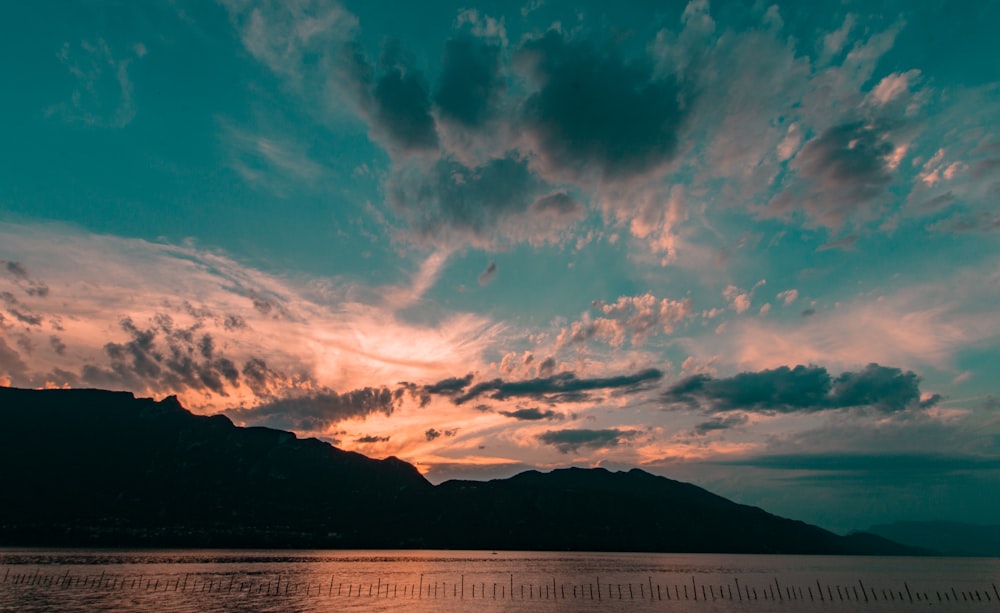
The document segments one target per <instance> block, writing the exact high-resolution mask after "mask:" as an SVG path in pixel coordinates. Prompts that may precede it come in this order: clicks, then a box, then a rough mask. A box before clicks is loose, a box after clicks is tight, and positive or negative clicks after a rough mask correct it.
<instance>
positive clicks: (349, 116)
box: [0, 0, 1000, 530]
mask: <svg viewBox="0 0 1000 613" xmlns="http://www.w3.org/2000/svg"><path fill="white" fill-rule="evenodd" d="M3 12H4V18H3V19H2V20H0V23H2V24H3V25H0V31H2V36H0V47H2V53H0V58H2V59H0V62H2V63H3V74H5V75H7V82H8V87H7V88H5V94H4V95H3V96H0V134H2V135H3V142H4V143H5V144H6V146H4V147H2V148H0V168H3V171H2V172H0V265H2V268H0V383H2V384H6V385H15V386H23V387H44V386H87V387H105V388H113V389H126V390H130V391H133V392H135V393H136V394H139V395H145V396H155V397H162V396H165V395H169V394H176V395H178V396H179V397H180V398H181V400H182V402H184V404H185V405H186V406H188V407H190V408H191V409H192V410H194V411H196V412H202V413H216V412H224V413H226V414H227V415H229V417H230V418H231V419H233V421H234V422H236V423H239V424H247V425H251V424H255V425H268V426H272V427H279V428H284V429H289V430H293V431H295V432H297V433H298V434H299V435H301V436H316V437H319V438H323V439H325V440H328V441H331V442H333V443H334V444H336V445H338V446H340V447H343V448H347V449H355V450H358V451H360V452H362V453H365V454H367V455H371V456H374V457H385V456H389V455H396V456H399V457H401V458H403V459H406V460H408V461H411V462H413V463H415V464H417V466H418V467H419V468H420V469H421V470H422V471H423V472H424V473H425V474H426V475H427V476H428V478H430V479H431V480H433V481H440V480H444V479H448V478H453V477H458V476H460V477H467V478H492V477H496V476H508V475H511V474H513V473H515V472H518V471H520V470H523V469H525V468H528V467H535V468H541V469H548V468H553V467H559V466H566V465H582V466H605V467H608V468H625V467H632V466H640V467H643V468H645V469H647V470H650V471H652V472H656V473H658V474H663V475H667V476H671V477H675V478H678V479H683V480H688V481H692V482H695V483H697V484H699V485H703V486H706V487H709V488H711V489H713V490H714V491H716V492H718V493H720V494H722V495H726V496H729V497H732V498H735V499H736V500H739V501H741V502H746V503H750V504H756V505H760V506H763V507H765V508H766V509H768V510H770V511H773V512H776V513H779V514H784V515H788V516H792V517H796V518H799V519H804V520H807V521H811V522H816V523H820V524H821V525H824V526H827V527H830V528H834V529H837V530H847V529H852V528H863V527H866V526H868V525H870V524H872V523H877V522H883V521H891V520H895V519H950V520H962V521H973V522H982V523H985V522H991V521H995V518H994V517H993V515H992V513H993V512H994V511H995V509H996V508H997V507H998V506H1000V413H998V410H1000V384H998V378H997V373H998V372H1000V334H998V332H997V331H998V330H1000V313H998V312H997V307H996V305H997V304H998V303H1000V266H998V264H1000V243H998V240H997V239H998V232H1000V213H998V199H1000V59H998V58H1000V43H998V41H997V37H996V35H995V32H994V29H995V24H996V23H998V22H1000V3H998V2H992V1H989V2H975V3H960V4H955V3H946V2H932V1H925V2H916V3H914V2H889V1H885V2H853V1H843V2H825V3H810V4H809V5H808V7H806V5H804V4H801V3H777V4H769V3H766V2H764V3H757V4H755V5H753V6H748V3H738V2H712V3H709V2H707V1H698V0H694V1H691V2H689V3H685V2H672V1H669V2H621V3H606V2H590V3H580V2H557V1H554V0H530V1H528V2H526V3H524V4H523V5H519V4H515V3H507V2H495V3H478V4H475V5H471V4H468V3H453V2H428V3H387V2H343V3H338V2H333V1H326V0H296V1H294V2H252V1H250V0H223V1H221V2H218V3H209V2H188V1H185V0H174V1H170V2H167V1H164V2H142V3H115V2H99V1H93V2H72V3H70V2H30V3H19V4H17V5H12V6H10V7H5V9H4V11H3Z"/></svg>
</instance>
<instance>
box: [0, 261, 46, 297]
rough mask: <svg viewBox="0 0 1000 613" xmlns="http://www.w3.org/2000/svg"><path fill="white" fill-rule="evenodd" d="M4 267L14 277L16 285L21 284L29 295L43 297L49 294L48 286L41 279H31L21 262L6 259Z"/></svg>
mask: <svg viewBox="0 0 1000 613" xmlns="http://www.w3.org/2000/svg"><path fill="white" fill-rule="evenodd" d="M0 261H3V260H0ZM4 268H5V269H6V270H7V273H8V274H10V276H12V277H14V279H15V280H16V281H17V282H18V285H20V286H21V289H23V290H24V292H25V293H26V294H28V295H29V296H37V297H39V298H44V297H45V296H48V295H49V287H48V286H47V285H45V284H44V283H42V282H41V281H38V280H35V279H32V278H31V276H30V275H29V274H28V267H27V266H25V265H24V263H23V262H17V261H13V260H7V261H5V263H4Z"/></svg>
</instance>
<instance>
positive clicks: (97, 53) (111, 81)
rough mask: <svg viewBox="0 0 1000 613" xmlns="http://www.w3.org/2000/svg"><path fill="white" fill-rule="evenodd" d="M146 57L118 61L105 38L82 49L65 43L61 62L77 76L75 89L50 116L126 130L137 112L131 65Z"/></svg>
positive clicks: (84, 44)
mask: <svg viewBox="0 0 1000 613" xmlns="http://www.w3.org/2000/svg"><path fill="white" fill-rule="evenodd" d="M143 55H145V53H142V54H138V53H137V54H136V56H135V57H134V58H133V57H127V58H124V59H120V57H119V58H116V57H115V55H114V54H113V53H112V51H111V47H110V46H109V45H108V43H107V42H106V41H105V40H104V39H103V38H98V39H97V40H96V41H88V40H84V41H81V42H80V43H79V45H78V46H75V45H71V44H70V43H65V44H63V46H62V49H61V50H60V51H59V55H58V57H59V61H60V62H62V64H63V65H64V66H65V67H66V69H67V70H68V71H69V73H70V74H71V75H72V76H73V78H74V81H75V87H74V88H73V92H72V94H71V95H70V99H69V101H68V102H62V103H59V104H56V105H53V106H50V107H48V108H47V109H46V114H47V115H57V116H60V117H62V118H63V119H65V120H67V121H71V122H79V123H83V124H86V125H90V126H96V127H102V128H124V127H125V126H127V125H128V124H129V123H131V122H132V119H133V118H134V117H135V113H136V109H135V101H134V98H133V96H134V94H133V90H134V87H133V85H132V81H131V79H130V78H129V75H128V70H129V65H130V64H131V63H132V60H133V59H137V58H142V57H143Z"/></svg>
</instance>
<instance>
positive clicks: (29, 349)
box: [17, 334, 35, 355]
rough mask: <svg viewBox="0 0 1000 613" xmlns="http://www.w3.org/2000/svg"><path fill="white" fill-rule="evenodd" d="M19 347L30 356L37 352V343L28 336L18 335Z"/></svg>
mask: <svg viewBox="0 0 1000 613" xmlns="http://www.w3.org/2000/svg"><path fill="white" fill-rule="evenodd" d="M17 346H18V347H20V348H21V350H22V351H24V352H25V353H26V354H28V355H31V354H32V353H34V351H35V342H34V341H32V340H31V337H30V336H28V335H27V334H18V335H17Z"/></svg>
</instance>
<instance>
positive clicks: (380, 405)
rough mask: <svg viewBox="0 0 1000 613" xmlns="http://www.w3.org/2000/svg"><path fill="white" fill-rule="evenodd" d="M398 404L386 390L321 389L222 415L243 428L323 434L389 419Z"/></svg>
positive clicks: (393, 395)
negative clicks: (348, 424) (354, 422)
mask: <svg viewBox="0 0 1000 613" xmlns="http://www.w3.org/2000/svg"><path fill="white" fill-rule="evenodd" d="M282 393H287V392H282ZM398 401H399V394H398V393H394V392H393V391H392V390H390V389H389V388H387V387H379V388H373V387H365V388H360V389H356V390H351V391H349V392H344V393H337V392H335V391H333V390H329V389H321V390H316V391H313V392H308V393H304V394H297V393H295V392H292V393H291V394H290V395H289V396H287V397H284V398H279V399H277V400H273V401H270V402H265V403H262V404H260V405H258V406H256V407H253V408H249V409H227V410H225V411H223V413H224V414H225V415H228V416H229V417H230V418H232V419H233V420H234V421H237V422H239V423H243V424H251V425H258V426H268V427H271V428H278V429H281V430H293V431H296V432H325V431H327V430H329V429H331V428H332V427H333V426H334V425H336V424H338V423H340V422H342V421H345V420H350V419H364V418H366V417H368V416H370V415H372V414H375V413H381V414H384V415H391V414H392V412H393V410H394V409H395V407H396V404H397V403H398Z"/></svg>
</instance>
